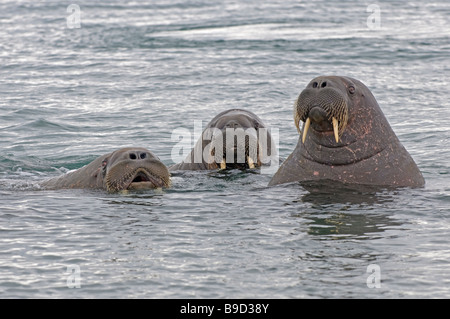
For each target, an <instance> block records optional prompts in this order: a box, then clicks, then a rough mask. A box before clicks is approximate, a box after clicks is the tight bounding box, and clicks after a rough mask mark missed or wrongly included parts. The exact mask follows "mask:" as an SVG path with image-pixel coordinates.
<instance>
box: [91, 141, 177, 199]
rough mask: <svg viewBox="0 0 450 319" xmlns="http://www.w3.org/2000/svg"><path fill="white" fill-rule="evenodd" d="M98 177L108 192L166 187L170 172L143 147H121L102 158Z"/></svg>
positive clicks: (168, 183)
mask: <svg viewBox="0 0 450 319" xmlns="http://www.w3.org/2000/svg"><path fill="white" fill-rule="evenodd" d="M101 165H102V167H101V169H99V171H101V172H98V173H99V174H98V178H101V179H102V181H103V186H104V188H106V190H107V191H108V192H118V191H121V190H136V189H151V188H160V187H168V186H169V185H170V174H169V171H168V169H167V167H166V166H165V165H164V164H163V163H162V162H161V161H160V160H159V159H158V157H157V156H156V155H154V154H153V153H152V152H150V151H149V150H147V149H145V148H123V149H120V150H117V151H115V152H113V153H111V154H110V155H109V156H107V157H105V158H104V159H103V160H102V164H101Z"/></svg>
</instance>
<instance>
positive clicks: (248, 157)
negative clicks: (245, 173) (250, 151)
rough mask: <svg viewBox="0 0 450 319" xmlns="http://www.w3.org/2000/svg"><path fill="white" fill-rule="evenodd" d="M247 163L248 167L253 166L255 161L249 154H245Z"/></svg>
mask: <svg viewBox="0 0 450 319" xmlns="http://www.w3.org/2000/svg"><path fill="white" fill-rule="evenodd" d="M247 163H248V167H249V168H255V162H253V160H252V158H251V157H250V156H247Z"/></svg>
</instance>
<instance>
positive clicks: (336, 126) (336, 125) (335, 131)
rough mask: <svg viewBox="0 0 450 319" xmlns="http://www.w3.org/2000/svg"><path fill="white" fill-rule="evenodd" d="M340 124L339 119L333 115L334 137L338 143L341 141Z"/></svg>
mask: <svg viewBox="0 0 450 319" xmlns="http://www.w3.org/2000/svg"><path fill="white" fill-rule="evenodd" d="M338 127H339V124H338V120H337V119H336V118H335V117H333V131H334V138H335V140H336V143H338V142H339V128H338Z"/></svg>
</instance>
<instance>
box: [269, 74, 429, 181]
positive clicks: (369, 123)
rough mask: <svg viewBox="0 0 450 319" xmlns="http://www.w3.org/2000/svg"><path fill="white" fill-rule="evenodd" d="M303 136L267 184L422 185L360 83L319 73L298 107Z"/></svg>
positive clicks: (415, 170)
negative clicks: (297, 182)
mask: <svg viewBox="0 0 450 319" xmlns="http://www.w3.org/2000/svg"><path fill="white" fill-rule="evenodd" d="M294 121H295V125H296V126H297V129H298V130H299V132H300V129H299V122H300V121H303V122H304V125H303V134H301V136H300V138H299V141H298V143H297V146H296V147H295V149H294V151H293V152H292V154H291V155H290V156H289V157H288V158H287V159H286V161H285V162H284V163H283V164H282V165H281V166H280V168H279V169H278V171H277V172H276V173H275V175H274V176H273V178H272V180H271V181H270V182H269V185H276V184H282V183H289V182H296V181H299V182H308V181H320V180H332V181H338V182H342V183H346V184H364V185H375V186H392V187H421V186H423V185H424V183H425V181H424V178H423V176H422V174H421V172H420V171H419V169H418V167H417V165H416V163H415V162H414V160H413V159H412V158H411V156H410V155H409V153H408V152H407V151H406V149H405V148H404V147H403V145H402V144H401V143H400V141H399V139H398V138H397V136H396V135H395V133H394V132H393V130H392V128H391V126H390V125H389V123H388V121H387V120H386V118H385V116H384V114H383V112H382V111H381V109H380V107H379V106H378V103H377V101H376V100H375V98H374V96H373V95H372V93H371V92H370V90H369V89H368V88H367V87H366V86H365V85H364V84H363V83H361V82H360V81H358V80H355V79H352V78H349V77H340V76H320V77H317V78H315V79H313V80H312V81H311V82H310V83H309V84H308V85H307V87H306V88H305V89H304V90H303V91H302V92H301V93H300V95H299V97H298V99H297V101H296V103H295V105H294Z"/></svg>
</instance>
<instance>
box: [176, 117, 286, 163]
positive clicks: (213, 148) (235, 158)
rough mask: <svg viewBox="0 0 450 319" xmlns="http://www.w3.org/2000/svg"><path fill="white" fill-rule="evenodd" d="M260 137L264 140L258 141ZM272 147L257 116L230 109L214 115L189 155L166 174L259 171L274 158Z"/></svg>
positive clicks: (269, 137) (270, 140) (268, 135)
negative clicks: (231, 170) (203, 171)
mask: <svg viewBox="0 0 450 319" xmlns="http://www.w3.org/2000/svg"><path fill="white" fill-rule="evenodd" d="M266 132H267V134H266ZM233 134H234V135H233ZM263 134H264V138H261V136H262V135H263ZM227 136H228V137H229V138H228V139H227ZM272 145H274V144H273V141H272V137H271V135H270V133H269V132H268V130H267V128H266V126H265V125H264V123H263V122H262V121H261V119H260V118H259V117H258V116H256V115H255V114H254V113H252V112H249V111H245V110H241V109H230V110H226V111H224V112H221V113H219V114H218V115H216V116H215V117H214V118H213V119H212V120H211V121H210V122H209V123H208V125H207V126H206V128H205V129H204V130H203V132H202V136H201V137H200V139H199V140H198V141H197V143H196V145H195V147H194V148H193V149H192V151H191V152H190V154H189V155H188V156H187V157H186V158H185V159H184V160H183V162H181V163H178V164H175V165H172V166H171V167H170V168H169V170H170V171H177V170H216V169H248V168H259V167H261V166H262V165H269V164H268V163H270V160H271V158H272V156H275V154H272V153H275V152H274V151H273V150H272V149H271V147H272ZM277 160H278V158H277Z"/></svg>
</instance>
